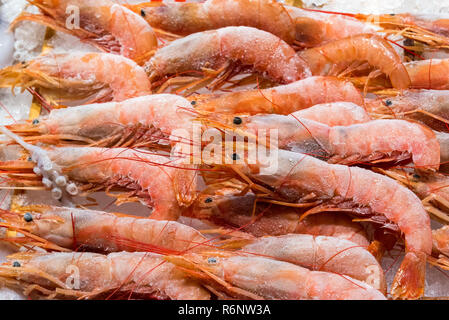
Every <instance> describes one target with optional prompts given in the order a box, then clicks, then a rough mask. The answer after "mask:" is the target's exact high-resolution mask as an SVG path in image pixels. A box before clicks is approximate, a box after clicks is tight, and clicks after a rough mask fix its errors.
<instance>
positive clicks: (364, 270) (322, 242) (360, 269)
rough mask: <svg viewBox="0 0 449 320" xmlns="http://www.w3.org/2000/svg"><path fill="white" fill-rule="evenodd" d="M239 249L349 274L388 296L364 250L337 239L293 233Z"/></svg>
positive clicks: (379, 272) (378, 270)
mask: <svg viewBox="0 0 449 320" xmlns="http://www.w3.org/2000/svg"><path fill="white" fill-rule="evenodd" d="M249 242H250V243H249V244H247V245H244V246H243V247H242V248H241V249H240V250H241V252H243V253H246V254H248V255H249V256H252V255H255V256H263V257H269V258H271V259H276V260H280V261H285V262H290V263H293V264H296V265H299V266H301V267H304V268H307V269H310V270H315V271H325V272H332V273H336V274H340V275H347V276H350V277H351V278H353V279H357V280H359V281H363V282H365V283H367V284H369V285H371V286H372V287H374V288H375V289H377V290H379V291H381V292H383V293H385V292H386V282H385V278H384V273H383V270H382V267H381V266H380V265H379V263H378V262H377V260H376V258H374V256H373V255H372V254H371V253H369V252H368V251H367V250H366V249H365V248H362V247H360V246H358V245H357V244H355V243H354V242H351V241H348V240H342V239H338V238H334V237H326V236H318V237H315V236H312V235H305V234H290V235H285V236H279V237H264V238H260V239H255V240H249Z"/></svg>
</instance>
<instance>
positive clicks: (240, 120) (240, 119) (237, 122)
mask: <svg viewBox="0 0 449 320" xmlns="http://www.w3.org/2000/svg"><path fill="white" fill-rule="evenodd" d="M233 122H234V124H236V125H239V124H242V122H243V120H242V118H240V117H235V118H234V121H233Z"/></svg>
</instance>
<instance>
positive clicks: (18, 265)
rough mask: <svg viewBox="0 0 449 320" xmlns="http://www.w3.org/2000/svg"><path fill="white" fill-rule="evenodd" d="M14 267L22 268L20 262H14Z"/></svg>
mask: <svg viewBox="0 0 449 320" xmlns="http://www.w3.org/2000/svg"><path fill="white" fill-rule="evenodd" d="M12 266H13V267H14V268H18V267H20V262H19V261H14V262H13V263H12Z"/></svg>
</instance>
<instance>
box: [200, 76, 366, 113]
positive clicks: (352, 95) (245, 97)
mask: <svg viewBox="0 0 449 320" xmlns="http://www.w3.org/2000/svg"><path fill="white" fill-rule="evenodd" d="M191 99H192V102H193V101H195V106H196V108H198V109H199V110H202V111H209V112H213V113H232V114H258V113H277V114H290V113H293V112H295V111H298V110H302V109H306V108H308V107H312V106H314V105H317V104H321V103H330V102H341V101H346V102H352V103H355V104H357V105H360V106H361V105H363V98H362V95H361V94H360V92H359V90H358V89H357V88H355V87H354V85H352V83H350V82H347V81H343V80H339V79H337V78H333V77H309V78H306V79H303V80H299V81H296V82H293V83H291V84H288V85H284V86H278V87H274V88H269V89H262V90H249V91H242V92H230V93H223V94H211V95H199V96H193V97H191Z"/></svg>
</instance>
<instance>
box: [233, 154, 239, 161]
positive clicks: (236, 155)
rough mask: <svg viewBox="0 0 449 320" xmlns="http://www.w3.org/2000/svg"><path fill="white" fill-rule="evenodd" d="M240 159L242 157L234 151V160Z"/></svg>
mask: <svg viewBox="0 0 449 320" xmlns="http://www.w3.org/2000/svg"><path fill="white" fill-rule="evenodd" d="M238 159H240V157H239V155H238V154H237V153H233V154H232V160H234V161H236V160H238Z"/></svg>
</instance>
